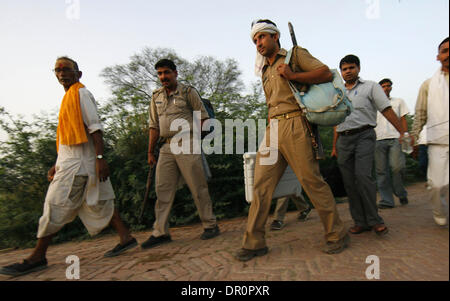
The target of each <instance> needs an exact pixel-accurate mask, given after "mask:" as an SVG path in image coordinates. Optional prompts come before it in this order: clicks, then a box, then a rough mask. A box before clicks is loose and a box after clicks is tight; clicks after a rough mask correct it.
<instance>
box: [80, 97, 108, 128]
mask: <svg viewBox="0 0 450 301" xmlns="http://www.w3.org/2000/svg"><path fill="white" fill-rule="evenodd" d="M79 93H80V107H81V114H82V116H83V123H84V125H85V126H86V127H87V129H88V132H89V134H92V133H94V132H96V131H98V130H100V131H102V132H103V126H102V124H101V122H100V118H99V116H98V112H97V105H96V103H95V98H94V96H93V95H92V94H91V92H89V91H88V90H87V89H80V90H79Z"/></svg>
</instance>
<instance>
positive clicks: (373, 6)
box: [365, 0, 380, 20]
mask: <svg viewBox="0 0 450 301" xmlns="http://www.w3.org/2000/svg"><path fill="white" fill-rule="evenodd" d="M365 1H366V5H367V7H366V18H367V19H369V20H376V19H379V18H380V0H365Z"/></svg>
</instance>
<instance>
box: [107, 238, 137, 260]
mask: <svg viewBox="0 0 450 301" xmlns="http://www.w3.org/2000/svg"><path fill="white" fill-rule="evenodd" d="M136 246H137V240H136V238H134V237H133V239H132V240H130V241H129V242H127V243H126V244H124V245H123V246H122V245H121V244H117V246H115V247H114V249H112V250H109V251H108V252H106V253H105V255H103V256H104V257H114V256H117V255H120V254H122V253H123V252H125V251H126V250H129V249H131V248H134V247H136Z"/></svg>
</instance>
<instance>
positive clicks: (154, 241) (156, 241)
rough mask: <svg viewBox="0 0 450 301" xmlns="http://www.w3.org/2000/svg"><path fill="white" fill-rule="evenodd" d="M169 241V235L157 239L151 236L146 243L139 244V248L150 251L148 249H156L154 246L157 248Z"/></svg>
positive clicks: (170, 239)
mask: <svg viewBox="0 0 450 301" xmlns="http://www.w3.org/2000/svg"><path fill="white" fill-rule="evenodd" d="M171 241H172V238H170V235H168V234H167V235H162V236H159V237H154V236H153V235H152V236H150V238H149V239H147V240H146V241H144V242H143V243H142V244H141V247H142V248H143V249H150V248H153V247H156V246H159V245H161V244H164V243H167V242H171Z"/></svg>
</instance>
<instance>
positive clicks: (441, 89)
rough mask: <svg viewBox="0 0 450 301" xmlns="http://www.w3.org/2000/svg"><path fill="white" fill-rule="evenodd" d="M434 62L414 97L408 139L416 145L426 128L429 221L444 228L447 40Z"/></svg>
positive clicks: (445, 215)
mask: <svg viewBox="0 0 450 301" xmlns="http://www.w3.org/2000/svg"><path fill="white" fill-rule="evenodd" d="M436 59H437V60H438V61H439V62H440V63H441V66H440V67H439V69H438V70H436V72H435V73H434V75H433V77H431V78H430V79H428V80H426V81H425V82H424V83H423V84H422V86H421V87H420V90H419V95H418V96H417V102H416V108H415V115H414V123H413V127H412V131H411V132H412V133H411V134H412V137H413V141H412V143H414V141H417V140H418V138H419V134H420V133H421V131H422V130H423V127H424V126H425V125H426V143H427V145H428V170H427V178H428V186H429V189H430V197H431V205H432V207H433V217H434V221H435V222H436V224H438V225H440V226H445V225H446V224H447V222H448V219H447V215H448V191H449V184H448V183H449V180H448V178H449V169H448V168H449V164H448V163H449V148H448V142H449V136H448V134H449V127H448V112H449V107H448V106H449V95H448V93H449V84H448V82H449V38H448V37H447V38H445V39H444V40H443V41H442V42H441V43H440V44H439V47H438V55H437V57H436Z"/></svg>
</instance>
